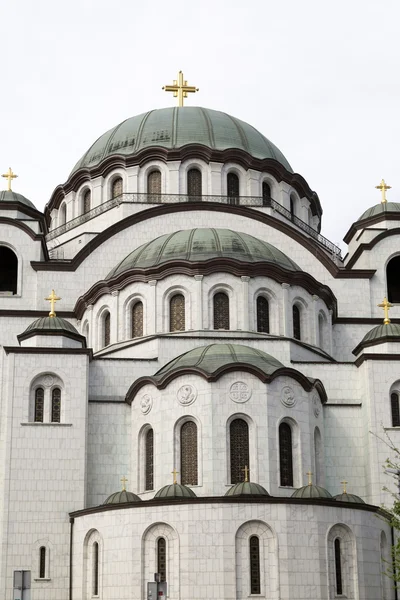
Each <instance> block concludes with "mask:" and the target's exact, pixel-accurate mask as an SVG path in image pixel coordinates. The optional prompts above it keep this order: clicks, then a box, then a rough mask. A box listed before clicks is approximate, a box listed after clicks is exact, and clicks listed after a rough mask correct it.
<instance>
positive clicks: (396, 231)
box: [346, 227, 400, 272]
mask: <svg viewBox="0 0 400 600" xmlns="http://www.w3.org/2000/svg"><path fill="white" fill-rule="evenodd" d="M393 235H398V236H400V227H394V228H393V229H385V231H382V233H378V235H377V236H376V237H374V239H373V240H371V241H370V242H365V243H363V244H360V245H359V246H358V248H357V250H356V251H355V252H354V254H353V256H352V257H351V258H350V260H349V261H348V263H347V265H346V269H351V267H352V266H353V265H354V264H355V263H356V262H357V260H358V259H359V258H360V256H361V254H362V253H363V252H367V251H369V250H372V248H373V247H374V246H376V244H379V242H381V241H382V240H384V239H385V238H387V237H392V236H393ZM350 272H351V271H350Z"/></svg>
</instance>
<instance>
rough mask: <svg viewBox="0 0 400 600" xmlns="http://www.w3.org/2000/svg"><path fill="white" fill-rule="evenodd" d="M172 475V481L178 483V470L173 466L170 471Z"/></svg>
mask: <svg viewBox="0 0 400 600" xmlns="http://www.w3.org/2000/svg"><path fill="white" fill-rule="evenodd" d="M171 473H172V475H173V476H174V481H173V482H174V483H178V480H177V479H176V476H177V475H178V474H179V471H177V470H176V469H175V468H174V470H173V471H171Z"/></svg>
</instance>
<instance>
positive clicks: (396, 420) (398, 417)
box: [390, 392, 400, 427]
mask: <svg viewBox="0 0 400 600" xmlns="http://www.w3.org/2000/svg"><path fill="white" fill-rule="evenodd" d="M390 405H391V409H392V427H400V407H399V394H398V393H397V392H393V394H391V395H390Z"/></svg>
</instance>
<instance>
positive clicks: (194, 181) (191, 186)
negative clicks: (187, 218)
mask: <svg viewBox="0 0 400 600" xmlns="http://www.w3.org/2000/svg"><path fill="white" fill-rule="evenodd" d="M187 193H188V196H189V197H190V198H192V199H198V200H201V171H199V169H189V171H188V173H187Z"/></svg>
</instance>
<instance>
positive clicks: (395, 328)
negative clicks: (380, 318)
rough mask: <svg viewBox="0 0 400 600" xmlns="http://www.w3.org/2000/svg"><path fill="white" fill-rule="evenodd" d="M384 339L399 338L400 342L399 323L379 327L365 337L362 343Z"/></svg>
mask: <svg viewBox="0 0 400 600" xmlns="http://www.w3.org/2000/svg"><path fill="white" fill-rule="evenodd" d="M382 338H399V340H400V325H399V324H397V323H388V324H387V325H385V324H384V323H383V324H382V325H377V326H376V327H374V328H373V329H371V330H370V331H368V333H366V334H365V335H364V337H363V339H362V342H361V343H362V344H363V343H365V342H377V341H379V340H380V339H382Z"/></svg>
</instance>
